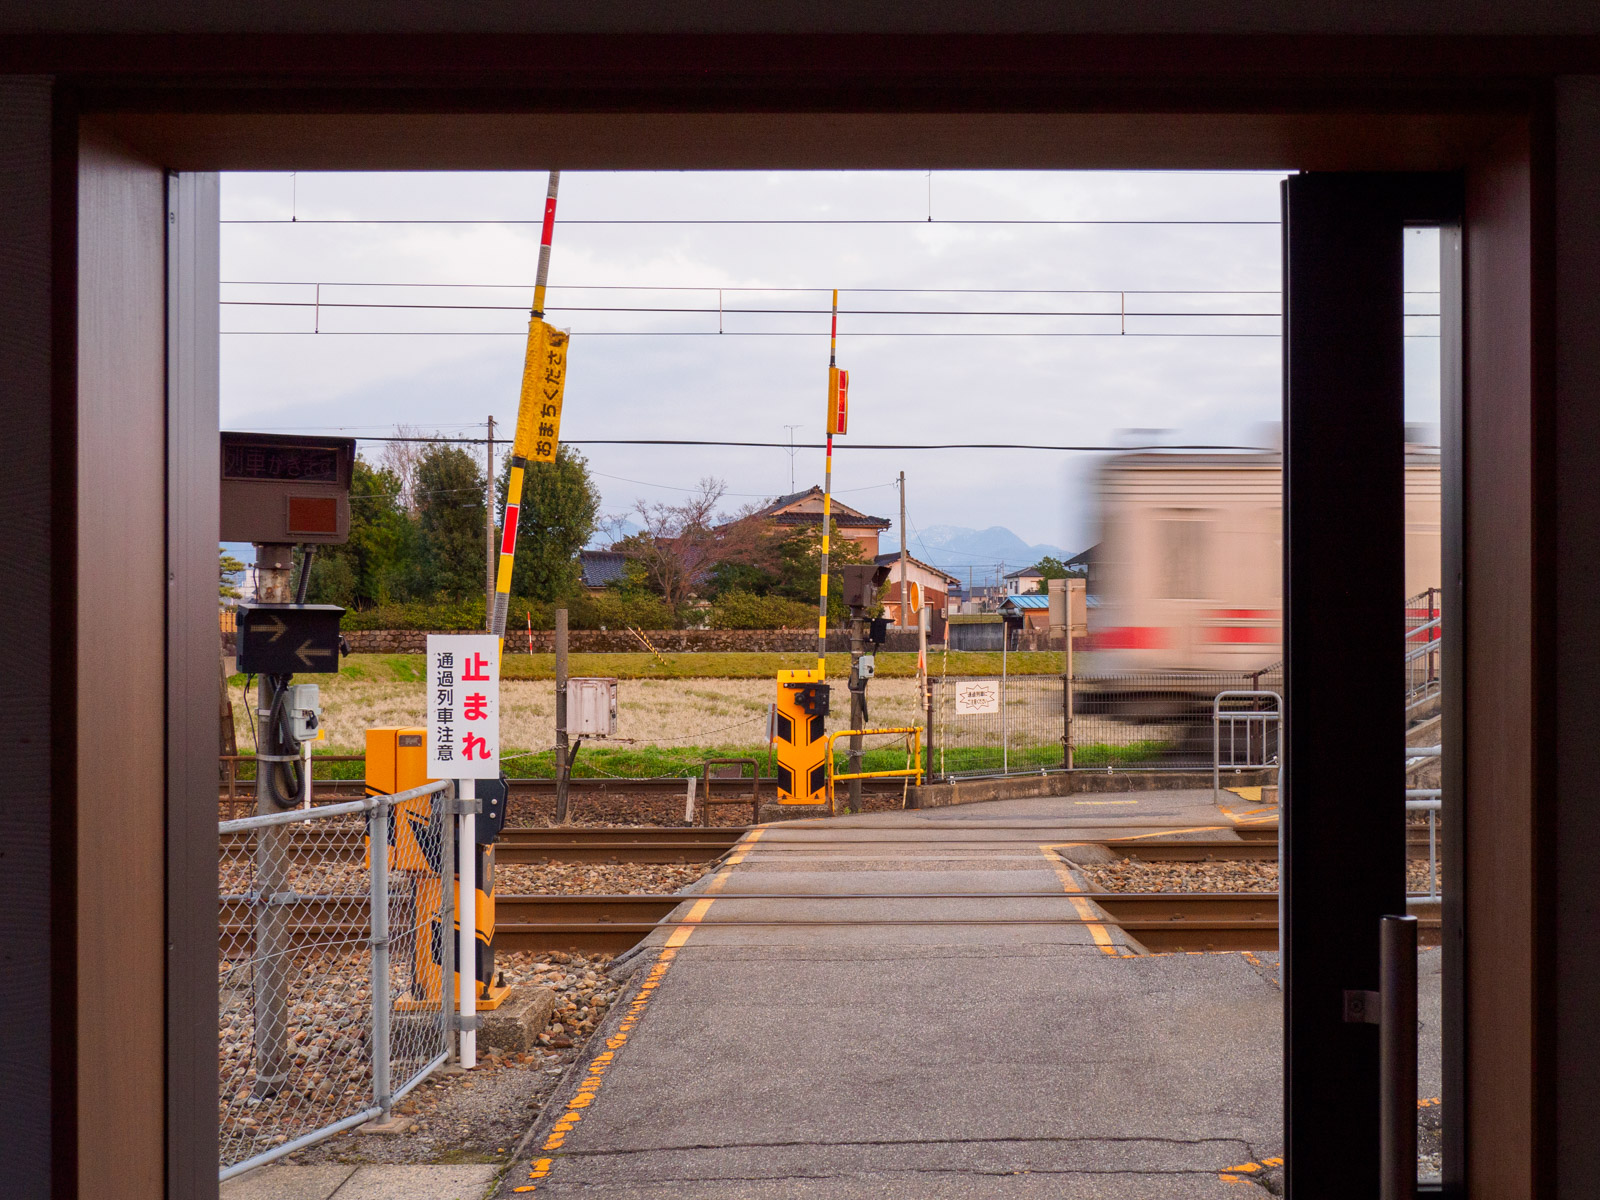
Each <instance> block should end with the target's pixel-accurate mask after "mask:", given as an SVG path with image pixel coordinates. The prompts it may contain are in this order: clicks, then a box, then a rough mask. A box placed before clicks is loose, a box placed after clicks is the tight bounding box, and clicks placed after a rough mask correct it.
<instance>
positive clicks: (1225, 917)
mask: <svg viewBox="0 0 1600 1200" xmlns="http://www.w3.org/2000/svg"><path fill="white" fill-rule="evenodd" d="M703 899H714V900H715V901H717V902H719V903H720V902H724V901H744V902H751V901H766V902H772V901H778V902H788V903H793V902H816V901H835V902H838V901H850V902H855V903H857V904H861V903H865V902H871V901H878V902H880V903H881V902H882V901H885V900H914V901H918V902H923V903H925V902H927V901H961V900H978V901H994V900H1067V901H1082V900H1087V901H1090V902H1092V903H1093V904H1095V905H1097V906H1098V907H1099V908H1100V910H1101V911H1102V912H1104V913H1105V914H1106V915H1105V917H1095V916H1092V915H1091V916H1085V915H1082V913H1081V911H1080V910H1078V909H1077V908H1076V906H1073V907H1072V911H1071V912H1070V913H1062V914H1060V915H1055V914H1049V915H1040V916H1034V917H1016V916H984V917H939V916H919V917H894V916H882V915H874V916H866V917H793V918H764V919H757V918H750V917H738V916H734V917H727V918H725V917H710V918H704V917H703V918H701V919H700V920H696V921H689V920H687V919H680V920H673V919H672V918H671V914H672V913H673V911H674V910H676V909H677V908H679V907H680V906H681V905H685V904H693V903H694V902H695V901H697V900H703ZM221 907H222V915H223V925H222V948H223V951H224V953H228V954H233V955H237V954H241V953H245V952H247V951H248V948H249V939H250V931H251V929H252V924H251V921H250V909H251V907H252V902H251V901H249V900H248V899H246V898H237V899H236V898H228V899H226V900H224V902H223V904H222V906H221ZM284 907H286V908H287V909H289V913H288V914H287V921H288V936H289V938H290V939H291V942H292V943H293V944H295V945H297V946H302V947H303V946H310V945H315V944H328V943H338V942H347V941H348V942H359V941H360V940H361V938H362V937H363V936H364V935H365V932H366V923H365V919H364V912H363V910H362V902H361V901H360V900H358V899H357V898H355V897H343V896H341V897H306V898H304V899H303V900H301V901H298V902H291V903H288V904H285V906H284ZM1414 908H1415V910H1416V911H1417V913H1418V915H1419V917H1420V919H1421V928H1422V932H1423V940H1424V942H1425V943H1427V944H1436V943H1437V941H1438V937H1439V929H1440V924H1439V916H1438V906H1437V904H1436V903H1431V904H1430V903H1427V902H1419V903H1417V904H1416V905H1415V906H1414ZM1051 925H1115V926H1117V927H1118V928H1120V929H1122V930H1123V931H1124V932H1125V933H1126V934H1127V935H1128V936H1129V937H1131V938H1133V939H1135V940H1136V941H1137V942H1138V943H1139V944H1140V945H1141V946H1142V947H1144V948H1145V949H1148V950H1151V951H1162V952H1165V951H1225V950H1258V951H1260V950H1273V949H1276V948H1277V937H1278V895H1277V893H1276V892H1204V893H1196V892H1065V891H1059V892H1056V891H1052V892H965V893H963V892H953V893H949V892H919V893H902V894H898V895H896V894H884V893H877V892H872V893H839V894H834V895H812V894H809V893H789V892H777V893H760V892H755V893H745V892H738V893H731V894H719V895H717V896H715V897H706V896H704V895H702V894H700V893H696V892H687V893H684V892H679V893H673V894H670V895H649V896H645V895H616V896H605V895H591V896H502V897H499V898H497V900H496V924H495V946H496V948H498V949H503V950H528V951H560V950H575V951H578V952H581V953H605V952H612V953H615V952H618V951H620V950H626V949H629V948H631V947H632V946H634V945H636V944H637V943H638V942H639V941H641V940H642V939H644V938H646V937H648V936H649V935H650V934H651V933H653V932H655V931H657V930H662V929H671V928H680V927H689V926H692V927H694V928H708V929H784V928H806V929H819V928H872V927H882V926H916V927H926V928H937V927H940V926H961V927H983V926H993V927H1009V926H1051Z"/></svg>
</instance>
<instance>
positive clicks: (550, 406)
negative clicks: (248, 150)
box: [511, 319, 570, 462]
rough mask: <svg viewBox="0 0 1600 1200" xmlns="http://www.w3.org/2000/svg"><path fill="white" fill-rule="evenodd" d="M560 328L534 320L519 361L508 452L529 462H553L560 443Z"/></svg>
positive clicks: (563, 345)
mask: <svg viewBox="0 0 1600 1200" xmlns="http://www.w3.org/2000/svg"><path fill="white" fill-rule="evenodd" d="M569 340H570V335H569V334H568V333H567V332H566V331H565V330H562V329H556V328H555V327H554V326H552V325H549V324H547V323H546V322H544V321H540V320H537V319H535V320H534V322H533V323H532V325H530V326H529V328H528V353H527V357H526V359H524V361H523V364H522V401H521V404H520V406H519V407H518V409H517V436H516V440H515V441H513V442H512V444H511V453H512V455H513V456H515V457H517V458H522V459H526V460H527V461H529V462H555V460H556V448H557V446H559V445H560V442H561V400H562V395H563V393H564V392H565V389H566V383H567V343H568V341H569Z"/></svg>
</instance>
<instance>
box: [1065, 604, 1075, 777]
mask: <svg viewBox="0 0 1600 1200" xmlns="http://www.w3.org/2000/svg"><path fill="white" fill-rule="evenodd" d="M1066 593H1067V594H1066V601H1067V648H1066V651H1065V654H1066V659H1067V661H1066V668H1067V672H1066V692H1067V694H1066V703H1065V707H1066V712H1065V714H1064V716H1065V719H1066V733H1065V735H1064V736H1065V737H1066V739H1067V756H1066V758H1067V770H1069V771H1070V770H1072V693H1073V692H1074V691H1075V690H1076V689H1075V688H1074V687H1073V663H1072V581H1071V580H1070V579H1069V580H1067V587H1066Z"/></svg>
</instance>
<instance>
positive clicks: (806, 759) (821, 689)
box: [773, 288, 850, 804]
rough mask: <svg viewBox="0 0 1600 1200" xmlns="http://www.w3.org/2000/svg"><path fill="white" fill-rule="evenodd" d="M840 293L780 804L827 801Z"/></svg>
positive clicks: (841, 385)
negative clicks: (812, 574)
mask: <svg viewBox="0 0 1600 1200" xmlns="http://www.w3.org/2000/svg"><path fill="white" fill-rule="evenodd" d="M838 350H839V291H838V289H837V288H835V289H834V292H833V317H832V324H831V326H830V329H829V334H828V417H827V445H826V450H825V455H826V456H825V458H824V459H823V469H822V569H821V583H820V586H819V587H818V599H817V666H816V669H815V670H812V671H779V672H778V699H777V725H776V728H775V729H774V731H773V740H774V745H775V747H776V750H777V755H776V757H777V772H778V779H777V784H778V803H780V804H822V803H824V802H825V801H826V798H827V790H828V780H827V756H828V752H829V751H828V742H827V738H826V737H825V736H824V731H823V725H824V719H825V718H826V717H827V715H828V685H827V683H826V682H825V681H826V679H827V676H828V540H829V534H830V533H831V527H832V524H833V435H834V434H835V433H843V432H844V431H845V397H846V396H848V394H849V392H848V388H849V379H850V376H849V373H848V372H845V371H841V370H839V363H838Z"/></svg>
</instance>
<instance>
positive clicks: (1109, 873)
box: [1074, 859, 1428, 893]
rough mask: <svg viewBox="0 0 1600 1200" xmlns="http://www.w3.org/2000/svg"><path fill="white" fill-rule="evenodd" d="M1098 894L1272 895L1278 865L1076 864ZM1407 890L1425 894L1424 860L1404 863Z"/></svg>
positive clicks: (1207, 863)
mask: <svg viewBox="0 0 1600 1200" xmlns="http://www.w3.org/2000/svg"><path fill="white" fill-rule="evenodd" d="M1074 869H1075V870H1076V871H1077V872H1078V874H1080V875H1081V876H1083V879H1084V881H1085V883H1087V884H1088V885H1089V888H1090V889H1091V890H1092V891H1097V892H1275V891H1277V890H1278V864H1277V863H1276V862H1271V861H1266V862H1262V861H1252V860H1248V859H1241V860H1237V861H1231V860H1230V861H1222V862H1135V861H1133V860H1131V859H1130V860H1125V861H1123V862H1114V863H1079V864H1078V865H1077V866H1076V867H1075V868H1074ZM1406 889H1407V890H1408V891H1410V892H1412V893H1424V892H1426V891H1427V890H1428V861H1427V859H1421V860H1411V861H1409V862H1407V863H1406Z"/></svg>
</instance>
